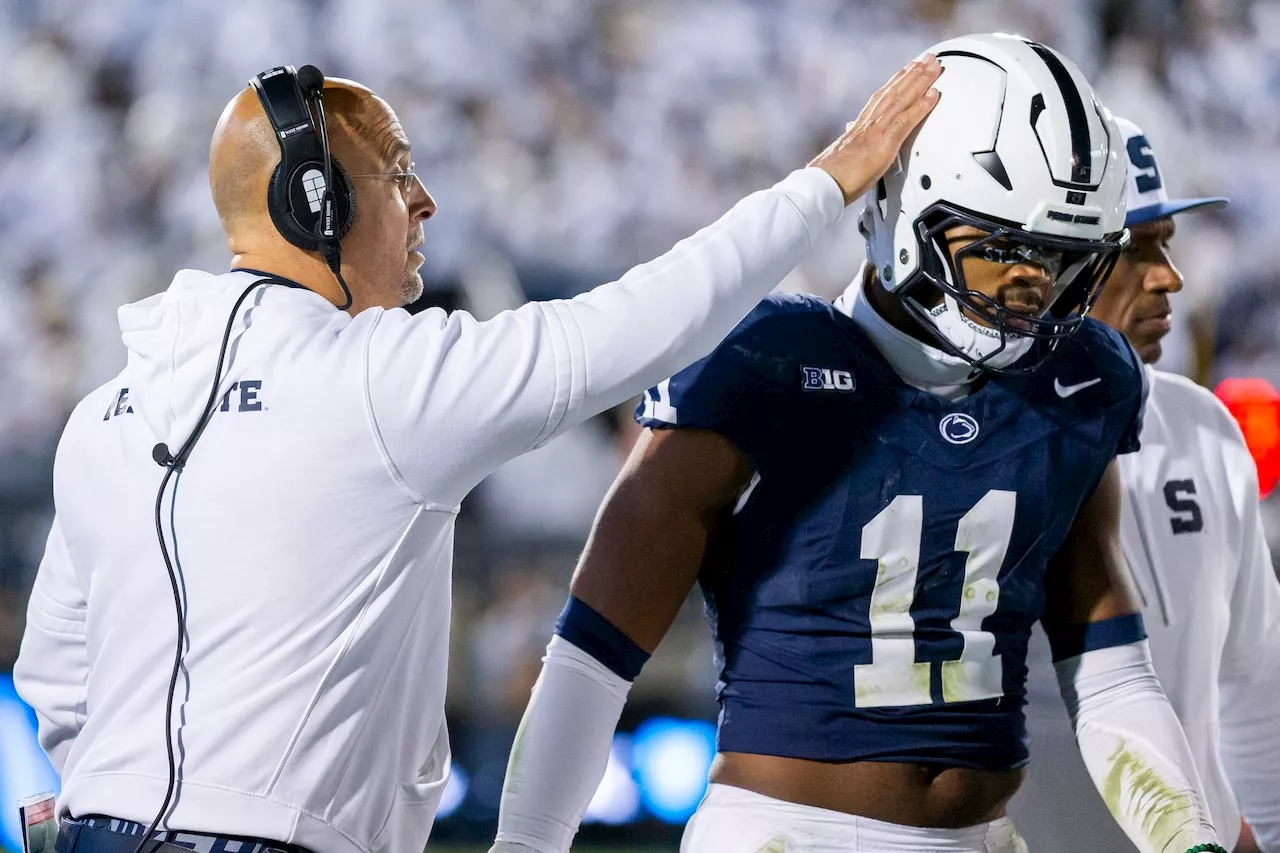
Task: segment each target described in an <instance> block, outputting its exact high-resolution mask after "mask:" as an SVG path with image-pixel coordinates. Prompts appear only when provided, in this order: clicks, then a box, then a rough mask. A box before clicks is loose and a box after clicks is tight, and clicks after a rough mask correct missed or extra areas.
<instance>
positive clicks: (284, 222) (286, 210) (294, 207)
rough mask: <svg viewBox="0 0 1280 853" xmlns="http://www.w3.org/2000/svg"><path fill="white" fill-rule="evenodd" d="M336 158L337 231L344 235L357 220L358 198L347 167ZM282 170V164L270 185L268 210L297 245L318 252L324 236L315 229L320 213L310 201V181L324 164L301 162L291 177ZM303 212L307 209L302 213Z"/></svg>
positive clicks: (335, 230) (277, 168) (289, 238)
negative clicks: (312, 206) (308, 185)
mask: <svg viewBox="0 0 1280 853" xmlns="http://www.w3.org/2000/svg"><path fill="white" fill-rule="evenodd" d="M332 162H333V183H334V188H333V206H334V220H335V226H336V227H335V228H334V232H335V234H336V235H337V237H338V239H341V238H342V237H343V236H344V235H345V234H346V233H347V232H348V231H349V230H351V223H352V222H353V221H354V220H355V214H356V209H355V208H356V199H355V193H354V192H352V189H351V179H350V178H348V177H347V173H346V171H345V170H343V168H342V166H341V165H339V163H338V161H337V160H333V161H332ZM282 170H283V166H282V165H278V166H276V168H275V171H274V172H272V173H271V181H270V183H269V184H268V185H267V210H268V211H269V212H270V213H271V221H272V223H274V224H275V226H276V230H277V231H279V232H280V236H282V237H284V238H285V239H286V240H288V241H289V242H290V243H292V244H293V245H294V246H297V247H298V248H299V249H302V250H304V251H307V252H317V251H319V250H320V248H321V246H320V243H321V241H320V238H319V237H318V236H317V235H316V233H315V228H316V224H317V222H318V214H317V213H314V212H312V211H311V209H310V207H309V205H308V187H307V182H308V181H311V180H314V175H313V173H318V174H323V171H324V169H323V166H322V165H321V163H320V162H318V161H307V162H304V163H301V164H299V165H298V166H295V167H294V168H293V170H292V172H293V174H292V176H291V180H286V179H285V178H284V177H283V176H282V174H281V173H282ZM299 212H303V213H302V215H300V213H299ZM304 217H305V218H304Z"/></svg>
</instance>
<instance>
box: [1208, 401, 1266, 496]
mask: <svg viewBox="0 0 1280 853" xmlns="http://www.w3.org/2000/svg"><path fill="white" fill-rule="evenodd" d="M1213 393H1214V394H1216V395H1217V396H1218V399H1219V400H1221V401H1222V402H1223V403H1225V404H1226V407H1227V409H1229V410H1230V412H1231V416H1232V417H1234V418H1235V419H1236V423H1238V424H1240V431H1241V432H1243V433H1244V440H1245V444H1247V445H1248V446H1249V453H1251V454H1252V455H1253V461H1254V462H1255V463H1257V466H1258V495H1259V497H1264V498H1265V497H1266V496H1267V495H1269V494H1271V490H1272V489H1274V488H1275V487H1276V481H1277V479H1280V392H1277V391H1276V389H1275V388H1272V387H1271V383H1270V382H1268V381H1267V380H1265V379H1224V380H1222V382H1221V383H1219V385H1218V387H1217V388H1216V389H1214V392H1213Z"/></svg>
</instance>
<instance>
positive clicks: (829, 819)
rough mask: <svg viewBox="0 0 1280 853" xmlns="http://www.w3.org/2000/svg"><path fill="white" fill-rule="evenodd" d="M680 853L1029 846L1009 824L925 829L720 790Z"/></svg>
mask: <svg viewBox="0 0 1280 853" xmlns="http://www.w3.org/2000/svg"><path fill="white" fill-rule="evenodd" d="M680 853H1027V845H1026V843H1025V842H1023V840H1022V838H1021V836H1019V835H1018V832H1017V830H1016V829H1014V828H1013V822H1012V821H1010V820H1009V819H1008V818H1000V819H999V820H994V821H992V822H991V823H984V824H979V825H978V826H970V827H965V828H964V829H922V828H920V827H916V826H900V825H898V824H896V823H885V822H884V821H880V820H872V819H871V818H867V817H858V816H857V815H849V814H844V813H843V812H835V811H830V810H828V809H819V808H815V807H813V806H803V805H799V804H797V803H788V802H785V801H783V800H775V799H773V798H772V797H766V796H764V795H763V794H757V793H755V792H753V791H747V790H744V789H742V788H734V787H731V786H729V785H715V784H712V785H710V786H708V788H707V794H706V796H705V797H703V799H702V803H701V804H700V805H699V806H698V811H697V812H695V813H694V815H693V817H692V818H690V820H689V825H688V826H686V827H685V830H684V838H683V840H682V841H681V842H680Z"/></svg>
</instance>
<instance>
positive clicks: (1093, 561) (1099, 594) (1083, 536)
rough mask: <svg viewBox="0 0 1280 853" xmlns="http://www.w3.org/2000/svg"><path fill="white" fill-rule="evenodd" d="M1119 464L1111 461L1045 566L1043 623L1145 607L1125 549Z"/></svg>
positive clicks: (1075, 621)
mask: <svg viewBox="0 0 1280 853" xmlns="http://www.w3.org/2000/svg"><path fill="white" fill-rule="evenodd" d="M1120 504H1121V491H1120V468H1119V463H1118V462H1117V461H1116V460H1115V459H1112V460H1111V462H1110V464H1108V465H1107V469H1106V471H1105V472H1103V474H1102V479H1101V480H1099V481H1098V485H1097V488H1095V489H1094V491H1093V494H1092V495H1090V497H1089V499H1088V500H1087V501H1085V503H1084V505H1083V506H1081V507H1080V511H1079V512H1078V513H1076V518H1075V521H1074V522H1072V524H1071V530H1070V531H1069V532H1068V533H1067V538H1066V540H1065V541H1064V542H1063V544H1062V548H1060V549H1059V550H1058V553H1057V554H1055V555H1054V556H1053V558H1052V559H1051V560H1050V561H1049V565H1048V567H1047V568H1046V570H1045V610H1044V618H1043V620H1042V621H1043V622H1044V627H1045V631H1046V632H1047V633H1049V634H1050V635H1051V636H1052V634H1053V632H1054V631H1055V629H1062V628H1068V627H1070V626H1077V625H1084V624H1086V623H1089V622H1099V621H1101V620H1103V619H1110V618H1113V617H1115V616H1126V615H1128V614H1131V613H1138V612H1140V611H1141V610H1142V604H1141V599H1140V598H1139V597H1138V592H1137V587H1136V586H1135V585H1134V582H1133V575H1132V574H1130V572H1129V565H1128V563H1126V562H1125V558H1124V551H1123V550H1122V549H1121V547H1120Z"/></svg>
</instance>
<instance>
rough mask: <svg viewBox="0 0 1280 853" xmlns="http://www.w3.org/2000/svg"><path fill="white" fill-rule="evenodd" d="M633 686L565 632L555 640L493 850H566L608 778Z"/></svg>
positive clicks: (515, 747) (524, 729)
mask: <svg viewBox="0 0 1280 853" xmlns="http://www.w3.org/2000/svg"><path fill="white" fill-rule="evenodd" d="M630 690H631V682H630V681H627V680H626V679H625V678H623V677H622V676H620V675H617V674H616V673H614V672H613V671H612V670H610V669H609V668H608V667H606V666H605V665H604V664H602V663H600V661H598V660H596V659H595V658H594V657H592V656H591V655H589V654H587V653H586V652H584V651H583V650H582V649H580V648H578V647H577V646H575V645H574V644H573V643H571V642H569V641H568V640H566V639H565V638H564V637H561V636H559V635H557V636H554V637H552V638H551V643H550V645H548V646H547V655H546V657H544V658H543V659H542V674H541V675H539V676H538V681H537V683H536V684H535V685H534V687H533V698H532V699H530V700H529V707H528V708H527V709H526V710H525V712H524V719H523V720H521V721H520V729H519V731H517V732H516V739H515V743H513V744H512V745H511V761H510V762H509V763H508V765H507V780H506V783H505V784H504V785H503V786H502V806H501V808H500V809H499V812H498V836H497V839H496V843H495V847H494V849H495V850H501V849H504V845H508V844H510V845H521V846H523V847H525V848H527V849H529V850H534V851H537V853H566V851H567V850H568V849H569V844H570V843H571V842H572V841H573V836H574V834H575V833H577V831H578V824H579V823H580V822H581V821H582V816H583V814H585V813H586V811H587V806H588V805H590V803H591V798H592V797H593V796H594V795H595V792H596V788H597V787H598V786H599V784H600V779H601V778H602V777H603V776H604V770H605V765H606V764H607V763H608V761H609V747H610V745H611V744H612V742H613V731H614V729H616V728H617V726H618V718H619V717H621V716H622V706H623V705H625V704H626V701H627V693H628V692H630ZM508 849H510V848H508ZM516 849H518V848H516Z"/></svg>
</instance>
